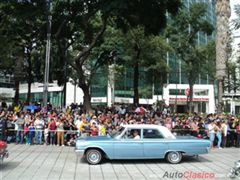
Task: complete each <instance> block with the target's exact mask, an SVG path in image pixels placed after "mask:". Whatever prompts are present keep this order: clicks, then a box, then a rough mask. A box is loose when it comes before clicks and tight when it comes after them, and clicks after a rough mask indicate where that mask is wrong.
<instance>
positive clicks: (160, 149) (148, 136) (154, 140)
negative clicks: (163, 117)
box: [143, 128, 168, 158]
mask: <svg viewBox="0 0 240 180" xmlns="http://www.w3.org/2000/svg"><path fill="white" fill-rule="evenodd" d="M167 150H168V141H167V140H166V139H165V138H164V136H163V135H162V134H161V132H160V131H159V130H158V129H154V128H152V129H143V155H144V157H145V158H163V157H164V155H165V152H166V151H167Z"/></svg>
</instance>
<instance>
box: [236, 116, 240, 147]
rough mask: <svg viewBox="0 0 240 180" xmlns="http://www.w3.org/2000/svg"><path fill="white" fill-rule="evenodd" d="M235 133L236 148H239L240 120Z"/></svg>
mask: <svg viewBox="0 0 240 180" xmlns="http://www.w3.org/2000/svg"><path fill="white" fill-rule="evenodd" d="M236 131H237V147H238V148H239V147H240V120H238V123H237V126H236Z"/></svg>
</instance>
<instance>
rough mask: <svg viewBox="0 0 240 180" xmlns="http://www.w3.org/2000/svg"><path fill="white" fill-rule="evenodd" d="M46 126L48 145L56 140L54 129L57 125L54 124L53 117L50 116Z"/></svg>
mask: <svg viewBox="0 0 240 180" xmlns="http://www.w3.org/2000/svg"><path fill="white" fill-rule="evenodd" d="M48 128H49V132H50V133H49V135H50V136H49V142H50V145H55V141H56V129H57V126H56V122H55V120H54V118H51V120H50V122H49V125H48Z"/></svg>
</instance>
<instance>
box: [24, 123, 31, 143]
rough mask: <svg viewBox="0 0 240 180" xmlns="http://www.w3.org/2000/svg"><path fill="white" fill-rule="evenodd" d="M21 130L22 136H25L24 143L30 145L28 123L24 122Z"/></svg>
mask: <svg viewBox="0 0 240 180" xmlns="http://www.w3.org/2000/svg"><path fill="white" fill-rule="evenodd" d="M23 131H24V136H25V138H26V145H30V137H29V124H28V123H25V125H24V130H23Z"/></svg>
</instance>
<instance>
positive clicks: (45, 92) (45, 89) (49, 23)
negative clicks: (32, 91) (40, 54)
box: [43, 0, 52, 107]
mask: <svg viewBox="0 0 240 180" xmlns="http://www.w3.org/2000/svg"><path fill="white" fill-rule="evenodd" d="M46 3H47V44H46V57H45V72H44V85H43V106H44V107H46V106H47V101H48V80H49V60H50V50H51V26H52V14H51V13H52V0H46Z"/></svg>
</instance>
